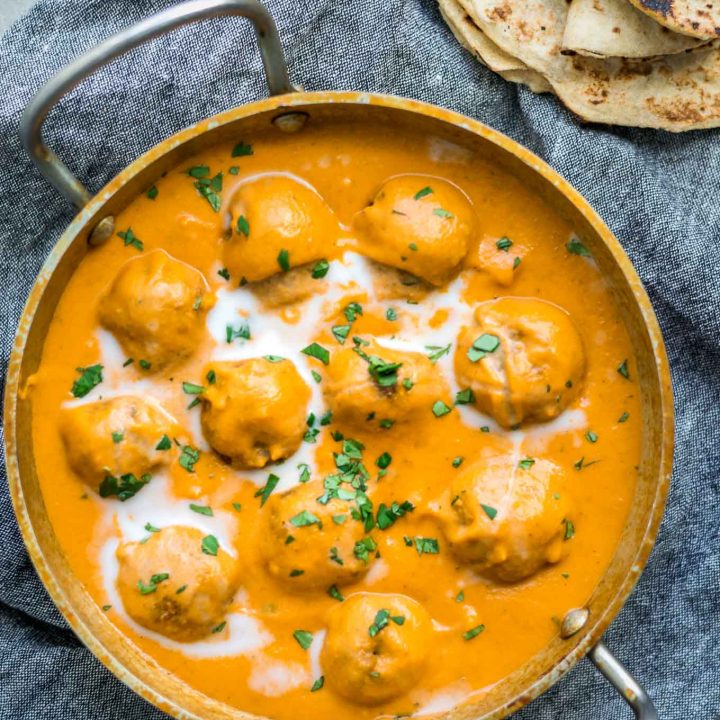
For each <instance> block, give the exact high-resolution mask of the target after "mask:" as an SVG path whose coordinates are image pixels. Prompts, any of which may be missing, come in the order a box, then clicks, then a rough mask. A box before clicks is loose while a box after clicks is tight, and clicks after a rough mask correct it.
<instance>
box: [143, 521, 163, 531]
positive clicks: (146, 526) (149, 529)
mask: <svg viewBox="0 0 720 720" xmlns="http://www.w3.org/2000/svg"><path fill="white" fill-rule="evenodd" d="M145 530H147V532H151V533H157V532H160V528H158V527H155V526H154V525H152V524H151V523H149V522H147V523H145Z"/></svg>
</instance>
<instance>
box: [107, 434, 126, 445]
mask: <svg viewBox="0 0 720 720" xmlns="http://www.w3.org/2000/svg"><path fill="white" fill-rule="evenodd" d="M110 435H111V437H112V441H113V442H114V443H115V444H117V443H121V442H122V441H123V438H124V437H125V435H124V434H123V433H122V432H118V431H115V432H112V433H110Z"/></svg>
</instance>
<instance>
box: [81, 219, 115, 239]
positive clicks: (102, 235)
mask: <svg viewBox="0 0 720 720" xmlns="http://www.w3.org/2000/svg"><path fill="white" fill-rule="evenodd" d="M114 232H115V218H114V217H113V216H112V215H108V216H107V217H104V218H103V219H102V220H101V221H100V222H99V223H98V224H97V225H96V226H95V227H94V228H93V231H92V232H91V233H90V237H89V238H88V243H89V244H90V245H102V244H103V243H104V242H107V241H108V240H109V239H110V238H111V237H112V234H113V233H114Z"/></svg>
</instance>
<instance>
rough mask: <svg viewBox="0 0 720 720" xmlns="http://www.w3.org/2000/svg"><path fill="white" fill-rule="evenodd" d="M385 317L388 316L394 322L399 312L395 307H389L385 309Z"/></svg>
mask: <svg viewBox="0 0 720 720" xmlns="http://www.w3.org/2000/svg"><path fill="white" fill-rule="evenodd" d="M385 317H386V318H387V319H388V320H390V321H391V322H392V321H393V320H397V312H396V310H395V308H388V309H387V310H386V311H385Z"/></svg>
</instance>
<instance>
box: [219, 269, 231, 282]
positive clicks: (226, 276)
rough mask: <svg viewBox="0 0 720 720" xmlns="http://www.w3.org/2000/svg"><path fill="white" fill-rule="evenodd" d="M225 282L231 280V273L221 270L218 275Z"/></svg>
mask: <svg viewBox="0 0 720 720" xmlns="http://www.w3.org/2000/svg"><path fill="white" fill-rule="evenodd" d="M217 274H218V275H219V276H220V277H221V278H222V279H223V280H229V279H230V271H229V270H228V269H227V268H226V267H223V268H220V269H219V270H218V273H217Z"/></svg>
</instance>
